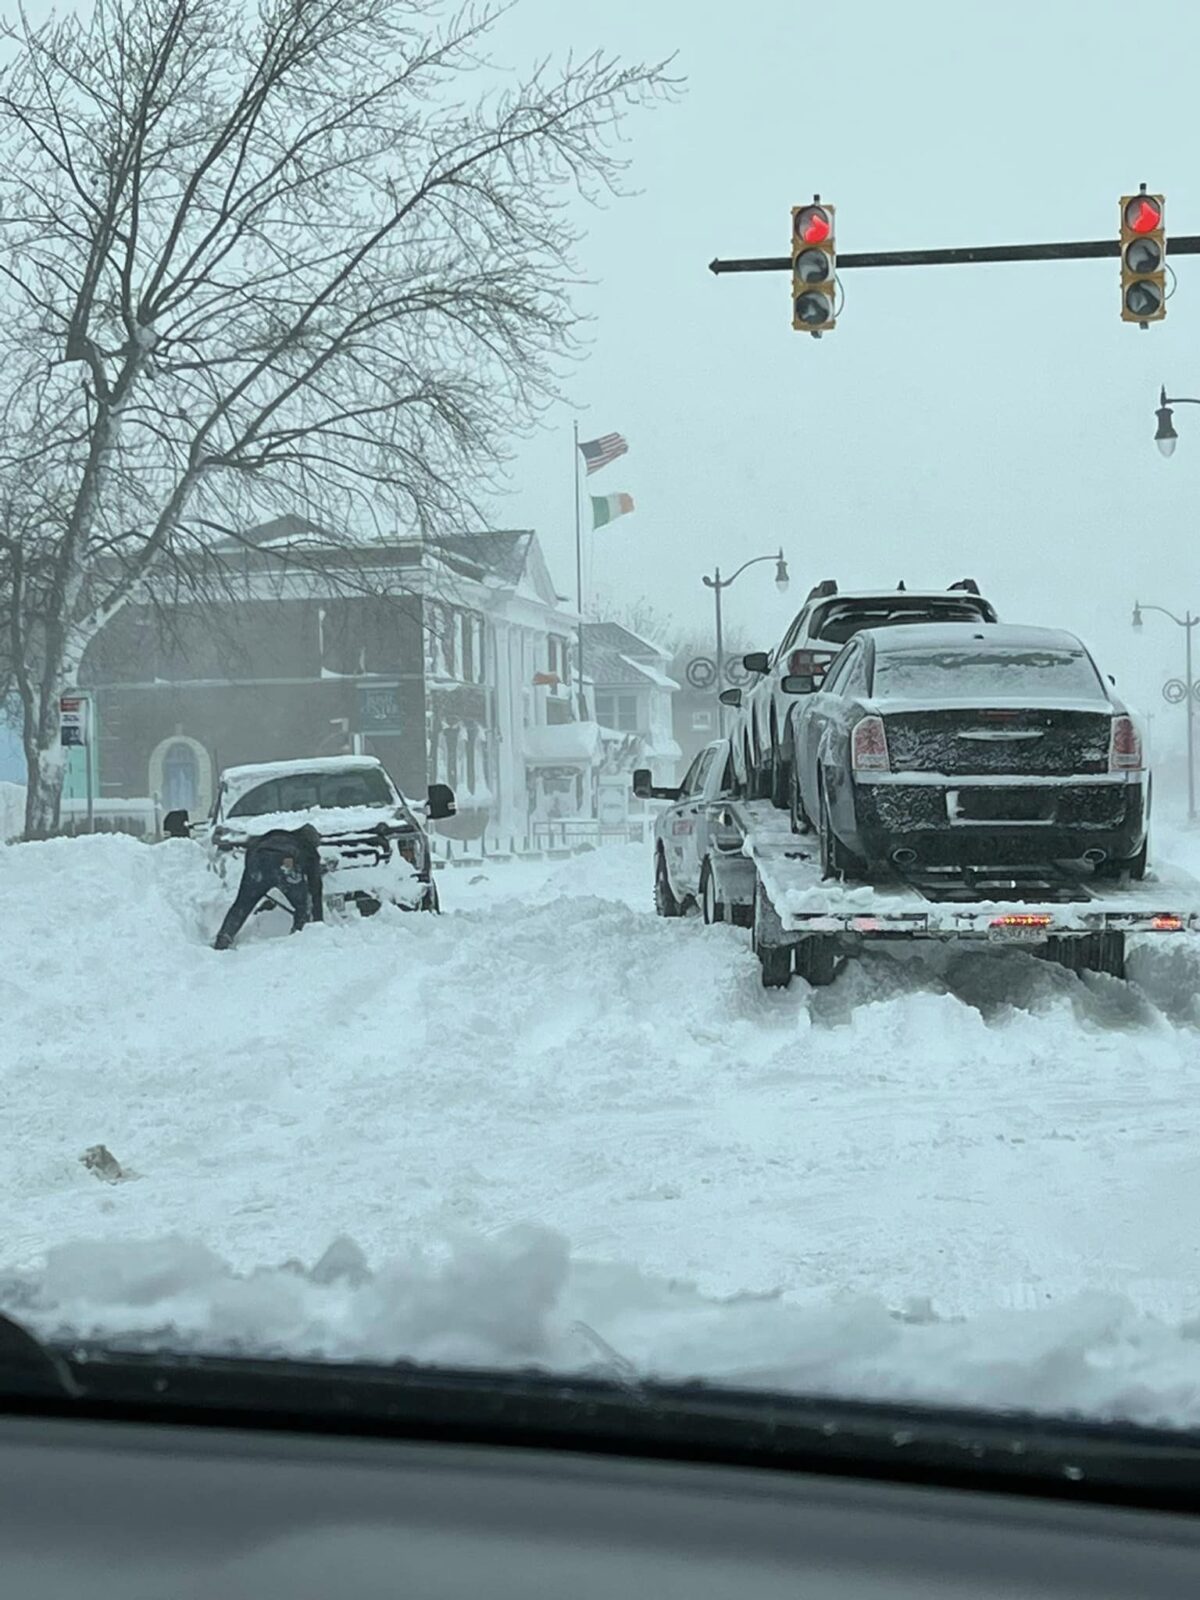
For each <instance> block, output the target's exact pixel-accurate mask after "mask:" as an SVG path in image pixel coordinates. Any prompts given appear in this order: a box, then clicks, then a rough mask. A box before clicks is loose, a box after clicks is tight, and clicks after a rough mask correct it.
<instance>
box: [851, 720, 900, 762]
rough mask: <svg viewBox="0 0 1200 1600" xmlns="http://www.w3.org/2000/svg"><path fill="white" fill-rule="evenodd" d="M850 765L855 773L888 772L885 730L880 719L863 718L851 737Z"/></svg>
mask: <svg viewBox="0 0 1200 1600" xmlns="http://www.w3.org/2000/svg"><path fill="white" fill-rule="evenodd" d="M850 764H851V766H852V767H853V768H854V770H855V772H890V771H891V770H892V763H891V758H890V757H889V756H888V743H887V730H886V729H885V728H884V726H883V718H882V717H864V718H863V719H862V721H861V722H858V723H855V725H854V732H853V734H852V735H851V757H850Z"/></svg>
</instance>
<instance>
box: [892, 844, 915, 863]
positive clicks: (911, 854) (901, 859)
mask: <svg viewBox="0 0 1200 1600" xmlns="http://www.w3.org/2000/svg"><path fill="white" fill-rule="evenodd" d="M916 860H917V852H916V851H915V850H910V849H909V848H908V846H907V845H901V847H900V849H899V850H893V851H892V865H893V866H894V867H900V868H904V867H912V866H915V865H916Z"/></svg>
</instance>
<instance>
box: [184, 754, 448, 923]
mask: <svg viewBox="0 0 1200 1600" xmlns="http://www.w3.org/2000/svg"><path fill="white" fill-rule="evenodd" d="M453 812H454V796H453V794H452V792H451V791H450V789H449V788H447V786H446V785H445V784H440V783H435V784H431V785H430V788H429V794H428V798H427V800H426V801H425V804H424V805H415V804H413V803H410V802H409V801H407V800H405V798H404V797H403V795H401V793H400V791H399V790H398V789H397V788H396V786H395V784H394V783H393V782H392V780H391V778H390V777H389V776H388V774H387V771H386V770H385V768H384V767H383V765H382V763H381V762H379V761H377V760H376V759H375V757H374V756H329V757H324V758H315V759H312V760H308V761H272V762H267V763H264V764H262V765H256V766H244V767H227V768H226V769H225V771H224V772H222V774H221V778H220V782H219V784H218V786H217V795H216V800H215V801H214V803H213V809H212V815H211V816H210V817H209V819H208V821H207V823H206V824H205V826H204V828H203V830H202V832H203V838H204V840H205V843H206V845H207V848H208V850H209V852H210V856H211V858H212V860H213V862H214V864H215V865H216V866H217V868H218V870H221V871H223V870H224V869H225V868H226V867H227V866H228V865H229V864H230V863H231V862H232V861H234V860H236V859H237V857H238V856H239V855H240V852H241V851H243V850H244V849H245V847H246V845H247V844H248V843H249V842H250V840H251V839H253V838H256V837H259V836H261V835H262V834H264V833H269V832H271V831H272V830H273V829H276V828H283V829H296V828H302V827H305V826H306V825H307V826H310V827H313V828H315V829H316V830H317V833H318V834H319V835H320V844H319V847H318V848H319V850H320V855H321V867H322V871H323V873H324V885H323V886H324V900H325V904H326V905H327V906H332V907H333V908H334V909H337V908H338V907H342V906H350V905H354V906H357V908H358V910H359V911H360V912H362V913H363V914H364V915H369V914H370V913H371V912H374V911H378V910H379V908H380V906H381V905H383V904H385V903H390V904H392V905H397V906H400V907H402V908H404V909H407V910H413V911H436V910H437V909H438V895H437V886H436V884H435V883H434V881H433V876H432V872H431V859H430V850H429V840H428V838H427V837H426V834H425V829H424V828H423V827H422V825H421V822H420V821H419V820H418V813H424V815H425V817H426V818H427V819H428V820H437V819H439V818H442V817H448V816H451V815H453ZM197 832H198V833H199V832H201V830H197Z"/></svg>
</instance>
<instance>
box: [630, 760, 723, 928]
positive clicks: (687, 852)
mask: <svg viewBox="0 0 1200 1600" xmlns="http://www.w3.org/2000/svg"><path fill="white" fill-rule="evenodd" d="M633 792H634V794H636V795H637V796H638V797H639V799H642V800H669V801H670V802H671V803H670V804H669V805H668V806H666V807H664V809H663V810H662V811H660V812H659V814H658V816H657V817H656V818H655V821H654V909H655V910H656V911H657V912H658V914H659V916H660V917H681V916H682V915H683V914H684V912H685V911H686V910H687V909H688V907H689V906H699V908H700V911H701V913H702V915H703V917H704V920H705V922H724V921H725V919H726V911H725V906H724V903H723V901H722V897H721V892H720V884H719V878H718V874H717V873H716V872H715V871H714V869H713V853H714V851H716V850H718V849H719V848H720V845H721V842H722V823H721V816H720V812H721V808H720V805H719V802H720V801H721V800H723V799H728V798H729V797H730V796H731V795H732V794H733V764H732V761H731V758H730V752H729V741H728V739H715V740H714V741H713V742H712V744H707V745H705V747H704V749H703V750H701V752H700V754H699V755H698V756H697V757H696V759H695V760H694V761H693V762H692V764H691V766H690V767H689V768H688V770H687V772H686V774H685V775H684V779H683V782H682V783H681V784H680V785H679V787H678V788H677V789H669V788H663V787H661V786H658V785H656V784H655V783H654V782H653V780H652V778H651V775H650V770H649V768H639V770H638V771H637V772H635V773H634V775H633ZM732 845H733V846H734V847H737V848H740V840H732Z"/></svg>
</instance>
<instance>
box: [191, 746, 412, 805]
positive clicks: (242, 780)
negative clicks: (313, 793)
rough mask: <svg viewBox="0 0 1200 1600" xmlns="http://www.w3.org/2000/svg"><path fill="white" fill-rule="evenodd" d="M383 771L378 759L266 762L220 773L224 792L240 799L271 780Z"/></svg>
mask: <svg viewBox="0 0 1200 1600" xmlns="http://www.w3.org/2000/svg"><path fill="white" fill-rule="evenodd" d="M365 769H370V770H373V771H375V770H379V771H382V770H383V762H382V761H379V760H377V759H376V757H375V756H310V757H309V759H308V760H307V761H303V760H301V761H263V762H259V763H256V764H255V765H253V766H245V767H226V768H225V769H224V771H223V772H222V773H221V782H222V783H223V784H224V785H225V792H226V793H227V794H229V795H232V796H235V797H239V798H240V796H242V795H243V794H245V792H246V790H247V789H253V788H256V787H257V785H258V784H260V783H268V782H270V780H271V779H272V778H287V777H294V776H297V775H299V774H307V773H311V772H362V771H364V770H365Z"/></svg>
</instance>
